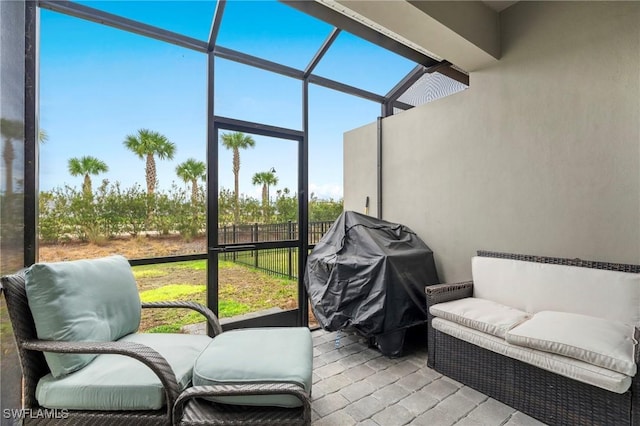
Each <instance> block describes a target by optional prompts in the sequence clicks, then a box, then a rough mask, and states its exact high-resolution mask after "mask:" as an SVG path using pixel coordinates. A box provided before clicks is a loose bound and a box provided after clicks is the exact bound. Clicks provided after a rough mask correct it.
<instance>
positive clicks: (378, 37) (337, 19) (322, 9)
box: [280, 0, 438, 67]
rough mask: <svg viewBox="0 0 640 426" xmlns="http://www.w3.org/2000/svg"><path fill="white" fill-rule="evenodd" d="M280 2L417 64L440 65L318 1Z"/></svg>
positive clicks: (288, 0)
mask: <svg viewBox="0 0 640 426" xmlns="http://www.w3.org/2000/svg"><path fill="white" fill-rule="evenodd" d="M280 2H282V3H284V4H286V5H289V6H291V7H293V8H294V9H297V10H299V11H301V12H303V13H306V14H307V15H311V16H313V17H314V18H317V19H320V20H321V21H324V22H326V23H328V24H330V25H333V26H334V27H337V28H340V29H341V30H344V31H347V32H349V33H351V34H353V35H355V36H358V37H360V38H362V39H364V40H367V41H368V42H371V43H373V44H376V45H378V46H380V47H384V48H385V49H387V50H390V51H392V52H394V53H396V54H398V55H400V56H403V57H405V58H407V59H409V60H411V61H413V62H415V63H417V64H421V65H424V66H427V67H428V66H431V65H435V64H436V63H438V61H437V60H435V59H433V58H431V57H429V56H427V55H425V54H423V53H420V52H418V51H417V50H414V49H412V48H410V47H408V46H406V45H404V44H402V43H400V42H399V41H396V40H394V39H392V38H389V37H387V36H386V35H384V34H382V33H379V32H378V31H376V30H374V29H372V28H369V27H368V26H366V25H364V24H362V23H360V22H358V21H355V20H353V19H351V18H349V17H347V16H345V15H343V14H341V13H339V12H337V11H335V10H333V9H331V8H328V7H326V6H324V5H322V4H321V3H318V2H317V1H310V0H280Z"/></svg>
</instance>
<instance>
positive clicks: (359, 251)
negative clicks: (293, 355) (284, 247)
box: [304, 211, 439, 337]
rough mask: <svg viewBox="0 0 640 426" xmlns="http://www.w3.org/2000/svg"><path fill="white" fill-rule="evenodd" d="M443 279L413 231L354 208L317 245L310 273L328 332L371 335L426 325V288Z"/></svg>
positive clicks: (317, 306)
mask: <svg viewBox="0 0 640 426" xmlns="http://www.w3.org/2000/svg"><path fill="white" fill-rule="evenodd" d="M438 282H439V281H438V274H437V272H436V268H435V264H434V261H433V252H432V251H431V249H429V247H427V245H426V244H425V243H424V242H423V241H422V240H421V239H420V238H418V236H417V235H416V234H415V233H414V232H413V231H412V230H411V229H409V228H407V227H406V226H403V225H399V224H395V223H390V222H386V221H384V220H380V219H376V218H373V217H370V216H366V215H363V214H360V213H356V212H352V211H347V212H344V213H342V215H340V217H339V218H338V219H337V220H336V221H335V223H334V224H333V225H332V226H331V228H330V229H329V231H327V233H326V234H325V235H324V237H322V239H321V240H320V242H319V243H318V244H316V246H315V248H314V249H313V252H312V253H311V254H310V255H309V258H308V261H307V268H306V271H305V276H304V283H305V286H306V288H307V292H308V293H309V298H310V300H311V306H312V309H313V313H314V314H315V316H316V319H317V320H318V322H319V323H320V325H321V326H322V327H323V328H324V329H325V330H329V331H337V330H342V329H345V328H347V327H353V328H355V329H356V330H358V331H359V332H360V333H361V334H363V335H364V336H367V337H374V336H376V335H382V334H386V333H389V332H391V331H394V330H398V329H402V328H406V327H411V326H413V325H417V324H421V323H424V322H425V321H426V320H427V311H426V301H425V292H424V289H425V286H427V285H431V284H437V283H438Z"/></svg>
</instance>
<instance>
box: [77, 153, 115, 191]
mask: <svg viewBox="0 0 640 426" xmlns="http://www.w3.org/2000/svg"><path fill="white" fill-rule="evenodd" d="M108 171H109V167H108V166H107V164H106V163H105V162H104V161H102V160H99V159H97V158H96V157H92V156H90V155H85V156H84V157H80V158H70V159H69V173H71V176H84V182H83V183H82V192H83V193H84V195H86V196H91V193H92V191H91V177H90V176H89V175H98V174H100V173H105V172H108Z"/></svg>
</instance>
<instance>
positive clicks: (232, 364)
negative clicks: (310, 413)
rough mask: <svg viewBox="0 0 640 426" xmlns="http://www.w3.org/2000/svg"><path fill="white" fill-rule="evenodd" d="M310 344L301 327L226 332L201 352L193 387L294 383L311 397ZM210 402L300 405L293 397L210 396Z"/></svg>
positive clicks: (306, 331)
mask: <svg viewBox="0 0 640 426" xmlns="http://www.w3.org/2000/svg"><path fill="white" fill-rule="evenodd" d="M312 369H313V343H312V340H311V332H310V331H309V329H308V328H306V327H295V328H292V327H282V328H280V327H277V328H252V329H240V330H231V331H226V332H224V333H222V334H220V335H218V336H216V337H215V338H214V339H213V340H212V341H211V343H210V344H209V345H208V346H207V348H206V349H205V350H204V351H202V353H201V354H200V356H199V357H198V359H197V360H196V362H195V365H194V367H193V385H194V386H207V385H218V384H226V385H229V384H259V383H293V384H297V385H299V386H301V387H302V388H304V390H305V391H306V392H308V393H311V383H312V379H311V374H312ZM209 399H211V400H212V401H215V402H220V403H225V404H235V405H256V406H276V407H288V408H294V407H300V406H301V405H302V403H301V402H300V400H299V399H298V398H296V397H295V396H293V395H288V394H281V395H247V396H224V397H210V398H209Z"/></svg>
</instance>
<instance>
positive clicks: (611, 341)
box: [506, 311, 637, 376]
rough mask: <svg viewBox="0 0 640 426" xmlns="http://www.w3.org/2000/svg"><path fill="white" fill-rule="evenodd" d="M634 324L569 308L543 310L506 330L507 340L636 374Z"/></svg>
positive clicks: (631, 374) (625, 372)
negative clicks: (581, 312)
mask: <svg viewBox="0 0 640 426" xmlns="http://www.w3.org/2000/svg"><path fill="white" fill-rule="evenodd" d="M634 331H635V330H634V327H633V326H631V325H628V324H624V323H622V322H619V321H610V320H606V319H603V318H595V317H590V316H586V315H579V314H571V313H566V312H554V311H542V312H538V313H537V314H535V315H534V316H533V318H531V319H530V320H528V321H526V322H524V323H522V324H520V325H519V326H517V327H515V328H513V329H511V330H510V331H509V332H507V337H506V339H507V342H509V343H511V344H514V345H519V346H525V347H528V348H532V349H537V350H541V351H544V352H551V353H554V354H558V355H564V356H567V357H569V358H574V359H579V360H581V361H585V362H588V363H590V364H594V365H597V366H600V367H603V368H606V369H609V370H613V371H617V372H619V373H622V374H626V375H627V376H634V375H635V374H636V363H635V362H634V350H635V345H636V343H637V342H636V341H635V340H634V338H633V335H634Z"/></svg>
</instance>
